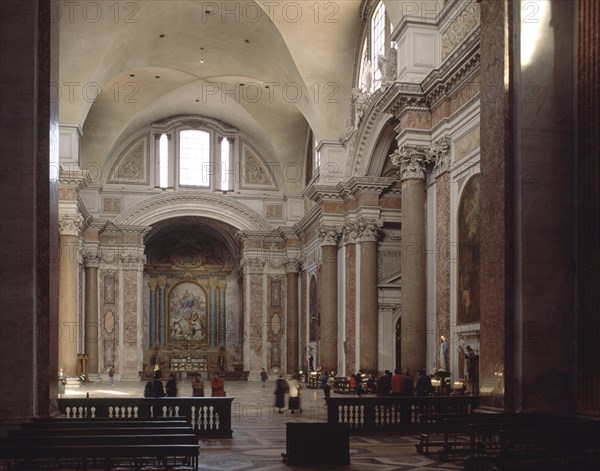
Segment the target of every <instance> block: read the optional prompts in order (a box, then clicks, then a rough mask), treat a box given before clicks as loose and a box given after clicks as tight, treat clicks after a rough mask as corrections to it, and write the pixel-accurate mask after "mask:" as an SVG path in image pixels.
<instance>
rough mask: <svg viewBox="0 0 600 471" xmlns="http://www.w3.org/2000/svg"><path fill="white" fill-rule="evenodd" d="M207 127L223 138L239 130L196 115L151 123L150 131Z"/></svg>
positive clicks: (233, 134)
mask: <svg viewBox="0 0 600 471" xmlns="http://www.w3.org/2000/svg"><path fill="white" fill-rule="evenodd" d="M186 125H187V126H191V127H202V126H204V127H207V128H211V129H214V130H215V131H217V132H218V133H219V134H221V135H222V136H224V137H233V136H235V135H236V134H237V133H238V132H239V130H238V129H237V128H234V127H233V126H229V125H227V124H225V123H222V122H221V121H218V120H216V119H212V118H207V117H205V116H198V115H180V116H173V117H170V118H166V119H163V120H160V121H156V122H154V123H152V125H151V127H152V129H154V130H156V131H159V132H169V131H171V130H173V129H174V128H176V127H178V126H186Z"/></svg>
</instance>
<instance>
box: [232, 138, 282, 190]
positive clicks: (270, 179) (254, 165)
mask: <svg viewBox="0 0 600 471" xmlns="http://www.w3.org/2000/svg"><path fill="white" fill-rule="evenodd" d="M239 141H240V145H239V153H240V166H241V168H240V172H239V180H240V181H239V184H240V189H242V190H265V191H279V186H278V185H277V181H276V180H275V175H273V169H272V168H271V166H270V165H269V164H268V162H267V161H266V160H265V158H264V157H263V156H262V155H261V153H260V152H259V151H258V149H256V148H255V147H254V146H253V145H252V144H250V143H249V142H248V141H246V140H245V139H243V138H242V137H240V140H239Z"/></svg>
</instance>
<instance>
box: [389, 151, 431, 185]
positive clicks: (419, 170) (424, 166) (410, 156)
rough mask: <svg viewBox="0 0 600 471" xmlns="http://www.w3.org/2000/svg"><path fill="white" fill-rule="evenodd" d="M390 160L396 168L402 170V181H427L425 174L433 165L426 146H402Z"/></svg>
mask: <svg viewBox="0 0 600 471" xmlns="http://www.w3.org/2000/svg"><path fill="white" fill-rule="evenodd" d="M390 159H391V161H392V163H393V164H394V165H395V166H396V167H399V168H400V179H401V180H408V179H410V178H416V179H420V180H425V174H426V172H427V171H428V170H429V169H430V168H431V164H432V160H431V156H430V154H429V150H428V148H427V147H424V146H413V145H406V146H402V147H401V148H400V149H398V150H397V151H396V152H394V153H393V154H392V155H390Z"/></svg>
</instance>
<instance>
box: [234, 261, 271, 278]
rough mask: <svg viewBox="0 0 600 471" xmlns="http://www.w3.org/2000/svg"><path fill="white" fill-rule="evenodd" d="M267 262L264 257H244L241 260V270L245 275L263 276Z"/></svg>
mask: <svg viewBox="0 0 600 471" xmlns="http://www.w3.org/2000/svg"><path fill="white" fill-rule="evenodd" d="M266 265H267V260H266V259H264V258H262V257H243V258H242V259H241V260H240V270H241V271H242V272H243V273H244V274H248V275H251V274H262V273H263V271H264V269H265V267H266Z"/></svg>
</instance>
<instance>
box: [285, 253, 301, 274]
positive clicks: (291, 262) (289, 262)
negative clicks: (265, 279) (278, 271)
mask: <svg viewBox="0 0 600 471" xmlns="http://www.w3.org/2000/svg"><path fill="white" fill-rule="evenodd" d="M284 263H285V272H286V273H298V272H299V271H301V270H302V263H303V261H302V259H301V258H291V259H290V258H287V257H286V258H284Z"/></svg>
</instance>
